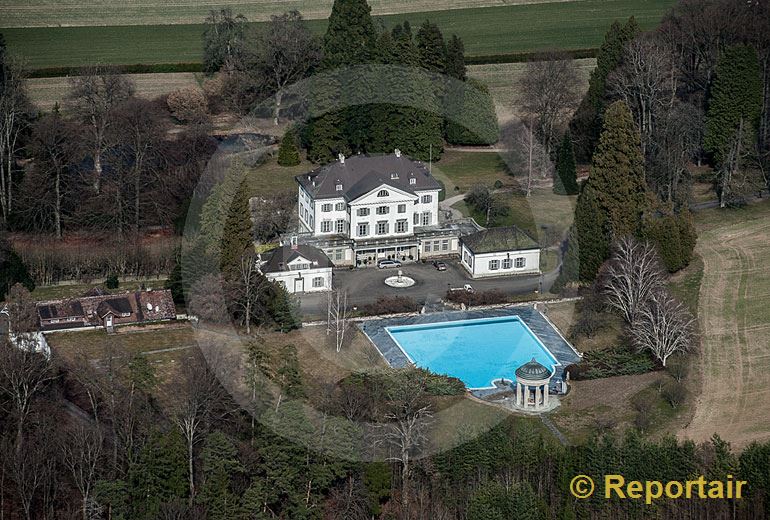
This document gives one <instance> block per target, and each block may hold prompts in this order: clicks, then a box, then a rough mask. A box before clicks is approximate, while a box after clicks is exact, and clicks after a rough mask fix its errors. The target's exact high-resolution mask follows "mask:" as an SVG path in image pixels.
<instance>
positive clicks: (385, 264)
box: [377, 260, 401, 269]
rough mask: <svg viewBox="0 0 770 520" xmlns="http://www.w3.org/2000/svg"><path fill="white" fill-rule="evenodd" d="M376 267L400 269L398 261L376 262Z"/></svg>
mask: <svg viewBox="0 0 770 520" xmlns="http://www.w3.org/2000/svg"><path fill="white" fill-rule="evenodd" d="M377 267H379V268H380V269H388V268H389V267H401V262H399V261H398V260H380V261H379V262H377Z"/></svg>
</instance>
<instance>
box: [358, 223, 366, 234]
mask: <svg viewBox="0 0 770 520" xmlns="http://www.w3.org/2000/svg"><path fill="white" fill-rule="evenodd" d="M368 234H369V224H367V223H362V224H359V225H358V236H360V237H365V236H366V235H368Z"/></svg>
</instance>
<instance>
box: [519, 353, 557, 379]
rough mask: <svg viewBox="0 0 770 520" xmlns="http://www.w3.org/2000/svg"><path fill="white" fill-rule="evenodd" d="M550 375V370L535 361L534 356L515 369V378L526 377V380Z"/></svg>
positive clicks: (545, 377) (544, 377) (546, 377)
mask: <svg viewBox="0 0 770 520" xmlns="http://www.w3.org/2000/svg"><path fill="white" fill-rule="evenodd" d="M549 377H551V371H550V370H548V369H547V368H546V367H544V366H543V365H541V364H540V363H538V362H537V360H536V359H535V358H532V360H531V361H527V362H526V363H524V364H523V365H521V366H520V367H519V368H517V369H516V379H526V380H527V381H539V380H541V379H548V378H549Z"/></svg>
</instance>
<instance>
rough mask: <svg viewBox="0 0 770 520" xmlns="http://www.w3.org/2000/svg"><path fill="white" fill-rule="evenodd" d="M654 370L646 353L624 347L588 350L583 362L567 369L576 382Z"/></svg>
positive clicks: (654, 366)
mask: <svg viewBox="0 0 770 520" xmlns="http://www.w3.org/2000/svg"><path fill="white" fill-rule="evenodd" d="M655 369H656V365H655V363H654V362H653V360H652V359H651V358H650V356H649V355H648V354H647V353H646V352H641V353H639V352H634V351H632V350H631V349H629V348H628V347H626V346H619V347H615V348H603V349H597V350H589V351H588V352H586V353H585V354H584V355H583V361H582V362H580V363H578V364H575V365H570V366H568V367H567V372H569V375H570V378H571V379H575V380H577V381H580V380H586V379H601V378H604V377H614V376H628V375H636V374H645V373H647V372H652V371H653V370H655Z"/></svg>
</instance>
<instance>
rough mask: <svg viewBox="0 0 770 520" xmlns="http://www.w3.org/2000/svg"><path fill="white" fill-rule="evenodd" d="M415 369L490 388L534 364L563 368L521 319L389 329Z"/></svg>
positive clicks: (460, 322)
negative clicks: (518, 370) (517, 370)
mask: <svg viewBox="0 0 770 520" xmlns="http://www.w3.org/2000/svg"><path fill="white" fill-rule="evenodd" d="M385 330H386V331H387V332H388V334H390V336H391V337H392V338H393V341H395V342H396V344H397V345H398V346H399V347H400V348H401V350H402V351H403V352H404V354H406V356H407V357H408V358H409V359H410V361H411V362H412V363H414V364H415V365H417V366H420V367H423V368H427V369H430V370H431V371H432V372H436V373H438V374H446V375H449V376H453V377H456V378H458V379H460V380H461V381H462V382H463V383H465V386H467V387H468V388H488V387H491V386H492V381H494V380H496V379H508V380H515V375H514V372H515V371H516V369H517V368H518V367H520V366H521V365H523V364H524V363H526V362H527V361H529V360H531V359H532V358H535V359H536V360H537V361H538V362H539V363H541V364H542V365H544V366H546V367H548V368H550V369H552V370H553V368H554V366H556V365H558V364H559V362H558V361H557V360H556V358H555V357H554V356H553V354H551V352H549V351H548V349H547V348H546V347H545V346H544V345H543V344H542V342H541V341H540V340H539V339H538V337H537V336H536V335H535V334H534V333H533V332H532V331H531V330H530V328H529V327H528V326H527V325H526V324H525V323H524V322H523V321H522V320H521V319H520V318H519V317H518V316H502V317H499V318H479V319H471V320H461V321H445V322H440V323H429V324H423V325H403V326H394V327H386V328H385Z"/></svg>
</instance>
